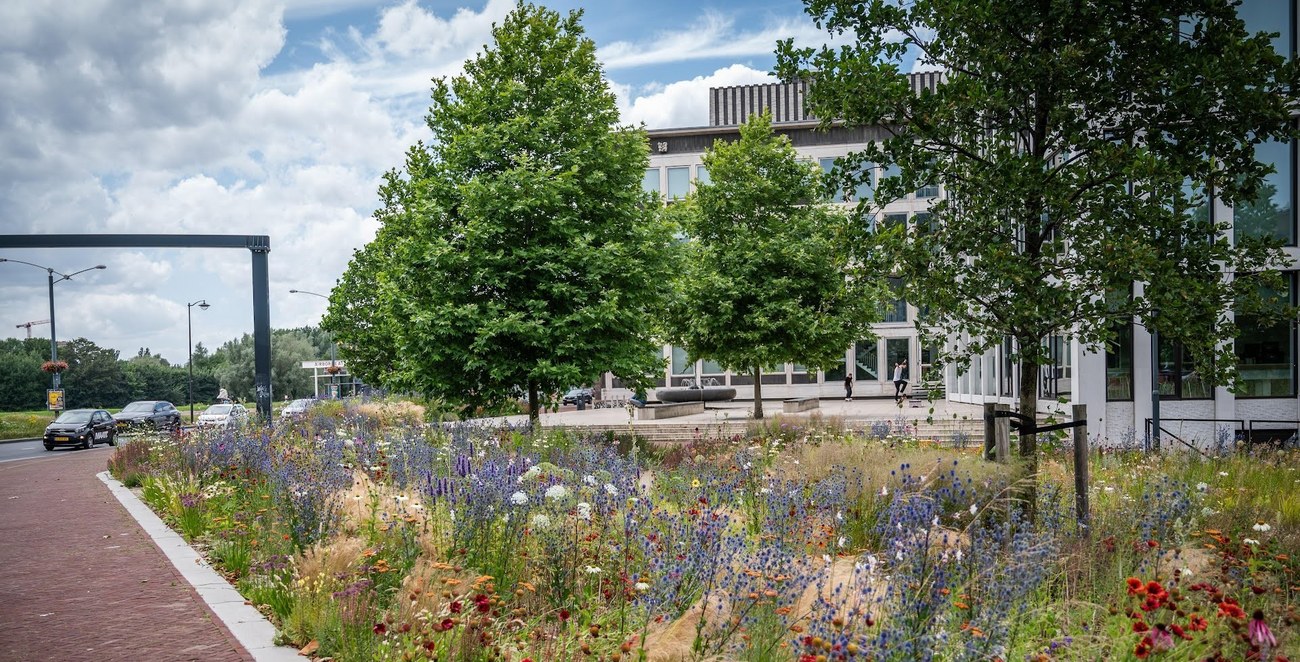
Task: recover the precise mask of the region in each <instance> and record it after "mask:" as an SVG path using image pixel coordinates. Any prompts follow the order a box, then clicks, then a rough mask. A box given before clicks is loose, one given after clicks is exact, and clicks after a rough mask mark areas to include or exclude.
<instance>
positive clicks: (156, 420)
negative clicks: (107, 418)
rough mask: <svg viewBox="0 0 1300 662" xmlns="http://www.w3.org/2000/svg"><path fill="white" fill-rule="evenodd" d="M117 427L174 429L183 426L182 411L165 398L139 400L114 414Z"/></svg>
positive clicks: (121, 428)
mask: <svg viewBox="0 0 1300 662" xmlns="http://www.w3.org/2000/svg"><path fill="white" fill-rule="evenodd" d="M113 420H115V421H117V429H118V430H120V431H126V430H129V429H132V428H152V429H156V430H172V429H176V428H179V427H180V426H181V413H180V412H179V411H177V410H176V407H175V406H174V405H172V403H170V402H166V401H164V400H137V401H135V402H132V403H131V404H129V405H127V406H125V407H123V408H122V411H119V412H117V413H116V414H113Z"/></svg>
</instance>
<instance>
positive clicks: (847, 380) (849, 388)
mask: <svg viewBox="0 0 1300 662" xmlns="http://www.w3.org/2000/svg"><path fill="white" fill-rule="evenodd" d="M852 399H853V375H844V400H845V401H848V400H852Z"/></svg>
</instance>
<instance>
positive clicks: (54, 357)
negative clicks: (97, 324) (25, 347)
mask: <svg viewBox="0 0 1300 662" xmlns="http://www.w3.org/2000/svg"><path fill="white" fill-rule="evenodd" d="M45 271H46V272H47V273H48V275H49V280H50V363H55V362H57V361H58V360H59V343H58V341H56V340H55V339H54V338H55V335H54V270H53V269H51V268H49V267H46V268H45ZM51 383H52V384H53V387H52V388H53V389H54V390H56V391H57V390H59V383H60V379H59V371H58V369H57V368H55V370H54V377H53V380H52V382H51Z"/></svg>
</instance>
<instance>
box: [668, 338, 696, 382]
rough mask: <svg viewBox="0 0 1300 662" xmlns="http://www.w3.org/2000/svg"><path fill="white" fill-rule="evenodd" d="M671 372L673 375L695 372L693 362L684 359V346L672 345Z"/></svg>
mask: <svg viewBox="0 0 1300 662" xmlns="http://www.w3.org/2000/svg"><path fill="white" fill-rule="evenodd" d="M673 374H674V375H691V374H695V362H694V361H690V362H687V360H686V348H685V347H677V346H675V345H674V346H673Z"/></svg>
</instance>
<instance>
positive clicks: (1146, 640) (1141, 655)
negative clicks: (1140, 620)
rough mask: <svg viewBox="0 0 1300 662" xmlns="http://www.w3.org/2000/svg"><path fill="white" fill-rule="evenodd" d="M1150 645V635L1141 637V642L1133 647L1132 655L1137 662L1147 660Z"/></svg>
mask: <svg viewBox="0 0 1300 662" xmlns="http://www.w3.org/2000/svg"><path fill="white" fill-rule="evenodd" d="M1151 643H1152V642H1151V635H1147V636H1145V637H1142V641H1139V642H1138V643H1137V645H1136V646H1134V647H1133V655H1134V656H1135V657H1137V659H1139V660H1145V659H1147V656H1148V655H1150V654H1151Z"/></svg>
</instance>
